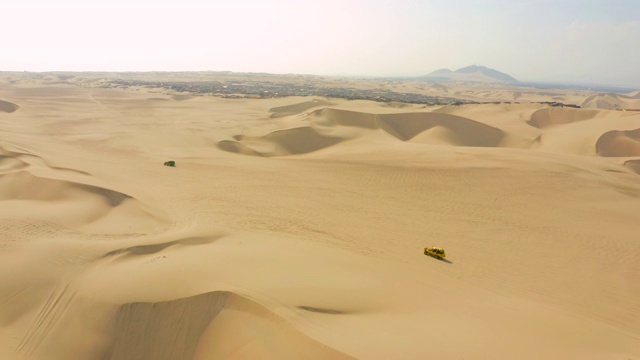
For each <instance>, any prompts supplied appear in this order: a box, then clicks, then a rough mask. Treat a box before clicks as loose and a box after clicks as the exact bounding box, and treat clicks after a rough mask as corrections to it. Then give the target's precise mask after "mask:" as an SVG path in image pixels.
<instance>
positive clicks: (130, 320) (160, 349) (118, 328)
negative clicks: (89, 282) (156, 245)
mask: <svg viewBox="0 0 640 360" xmlns="http://www.w3.org/2000/svg"><path fill="white" fill-rule="evenodd" d="M108 328H109V335H110V336H109V340H108V341H107V344H106V350H105V351H104V353H103V354H102V356H100V357H99V358H100V359H101V360H116V359H118V360H120V359H154V360H174V359H209V358H213V359H230V358H243V359H244V358H246V359H250V358H273V359H303V358H312V359H351V357H349V356H348V355H346V354H343V353H341V352H339V351H337V350H335V349H332V348H330V347H327V346H326V345H323V344H321V343H319V342H317V341H315V340H313V339H312V338H309V337H307V336H306V335H304V334H303V333H301V332H300V331H298V330H297V329H295V328H293V327H292V326H291V325H290V324H289V323H288V322H286V321H285V320H284V319H283V318H281V317H280V316H278V315H276V314H275V313H273V312H272V311H270V310H269V309H268V308H266V307H265V306H263V305H261V304H260V303H258V302H256V301H253V300H251V299H249V298H246V297H243V296H241V295H238V294H235V293H232V292H227V291H214V292H209V293H204V294H200V295H196V296H192V297H188V298H182V299H177V300H171V301H164V302H138V303H129V304H123V305H120V306H118V307H117V308H116V309H115V311H114V313H113V316H112V318H111V321H110V324H109V326H108Z"/></svg>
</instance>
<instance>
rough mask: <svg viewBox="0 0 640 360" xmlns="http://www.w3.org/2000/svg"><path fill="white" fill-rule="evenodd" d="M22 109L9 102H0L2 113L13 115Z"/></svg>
mask: <svg viewBox="0 0 640 360" xmlns="http://www.w3.org/2000/svg"><path fill="white" fill-rule="evenodd" d="M19 108H20V107H19V106H18V105H16V104H14V103H10V102H8V101H3V100H0V111H2V112H6V113H12V112H14V111H16V110H18V109H19Z"/></svg>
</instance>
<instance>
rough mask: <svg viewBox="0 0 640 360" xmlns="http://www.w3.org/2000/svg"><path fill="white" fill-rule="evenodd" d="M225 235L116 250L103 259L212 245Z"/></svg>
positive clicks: (126, 257)
mask: <svg viewBox="0 0 640 360" xmlns="http://www.w3.org/2000/svg"><path fill="white" fill-rule="evenodd" d="M223 236H224V235H222V234H218V235H211V236H198V237H190V238H185V239H179V240H172V241H166V242H161V243H156V244H144V245H135V246H129V247H126V248H122V249H116V250H112V251H109V252H108V253H106V254H104V255H103V256H102V258H108V257H112V256H115V257H117V259H118V260H123V259H128V258H131V257H135V256H138V255H149V254H155V253H158V252H161V251H163V250H165V249H167V248H169V247H172V246H194V245H206V244H211V243H213V242H214V241H216V240H219V239H221V238H222V237H223Z"/></svg>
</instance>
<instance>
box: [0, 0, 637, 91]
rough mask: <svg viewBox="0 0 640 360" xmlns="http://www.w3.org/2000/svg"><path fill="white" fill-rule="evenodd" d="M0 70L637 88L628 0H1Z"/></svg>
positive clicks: (633, 2) (633, 10)
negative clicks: (450, 76)
mask: <svg viewBox="0 0 640 360" xmlns="http://www.w3.org/2000/svg"><path fill="white" fill-rule="evenodd" d="M0 9H2V17H1V20H0V34H1V36H2V40H1V41H0V71H2V70H5V71H6V70H13V71H22V70H28V71H50V70H76V71H85V70H100V71H151V70H167V71H171V70H231V71H243V72H270V73H306V74H338V75H420V74H426V73H429V72H431V71H433V70H437V69H440V68H450V69H453V70H455V69H457V68H460V67H464V66H467V65H473V64H476V65H485V66H488V67H491V68H495V69H497V70H500V71H503V72H506V73H508V74H510V75H512V76H514V77H515V78H517V79H520V80H540V81H573V82H582V83H604V84H610V85H631V86H638V87H640V65H639V64H640V0H521V1H519V0H422V1H418V0H393V1H387V0H369V1H364V0H342V1H334V0H323V1H319V0H317V1H305V0H297V1H296V0H277V1H276V0H262V1H259V0H228V1H220V0H210V1H204V0H201V1H196V0H179V1H178V0H176V1H168V0H153V1H147V0H144V1H143V0H139V1H137V0H128V1H121V0H104V1H103V0H82V1H80V0H76V1H71V0H56V1H53V0H46V1H45V0H2V1H1V2H0Z"/></svg>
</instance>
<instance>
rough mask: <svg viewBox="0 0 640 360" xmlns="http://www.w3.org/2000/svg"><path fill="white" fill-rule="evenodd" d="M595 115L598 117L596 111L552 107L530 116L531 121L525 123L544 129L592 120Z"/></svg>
mask: <svg viewBox="0 0 640 360" xmlns="http://www.w3.org/2000/svg"><path fill="white" fill-rule="evenodd" d="M596 115H598V111H597V110H582V109H574V108H564V107H553V108H548V109H540V110H538V111H536V112H535V113H533V115H531V120H529V121H528V122H527V123H528V124H529V125H531V126H534V127H537V128H540V129H544V128H548V127H551V126H556V125H563V124H570V123H573V122H578V121H583V120H589V119H593V118H594V117H595V116H596Z"/></svg>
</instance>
